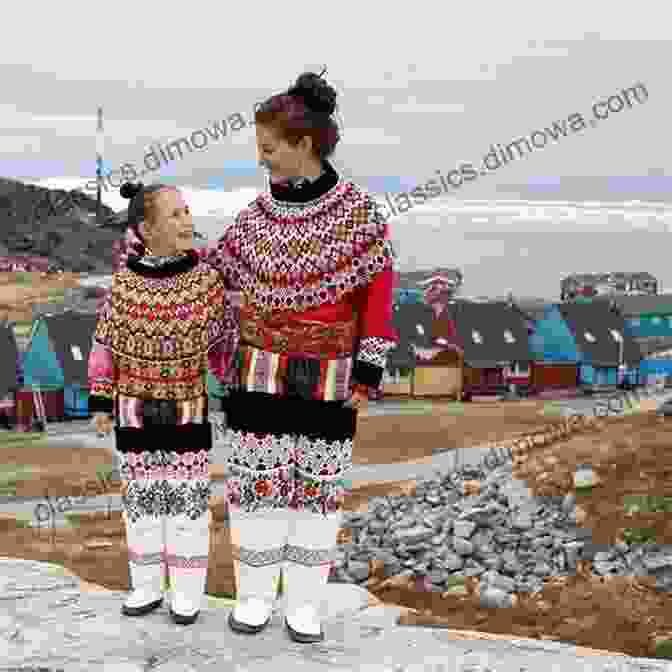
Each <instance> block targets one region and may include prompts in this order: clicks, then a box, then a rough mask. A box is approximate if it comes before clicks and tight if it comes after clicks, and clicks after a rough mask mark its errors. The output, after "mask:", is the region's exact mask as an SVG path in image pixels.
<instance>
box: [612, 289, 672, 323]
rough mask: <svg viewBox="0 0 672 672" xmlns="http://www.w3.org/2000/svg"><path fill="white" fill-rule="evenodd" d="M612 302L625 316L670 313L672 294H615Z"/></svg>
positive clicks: (671, 310) (671, 313) (671, 312)
mask: <svg viewBox="0 0 672 672" xmlns="http://www.w3.org/2000/svg"><path fill="white" fill-rule="evenodd" d="M613 301H614V304H615V305H616V307H617V308H618V310H619V311H620V312H621V314H623V315H624V316H625V317H636V316H637V315H647V314H649V315H650V314H655V313H659V314H661V315H667V314H669V315H672V295H670V294H642V295H639V296H615V297H613Z"/></svg>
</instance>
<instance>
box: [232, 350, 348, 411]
mask: <svg viewBox="0 0 672 672" xmlns="http://www.w3.org/2000/svg"><path fill="white" fill-rule="evenodd" d="M288 360H289V357H288V356H287V355H284V354H282V355H280V354H274V353H272V352H268V351H267V350H259V349H258V348H254V347H252V346H249V345H246V346H244V347H243V348H242V364H241V367H242V368H241V375H242V380H243V383H244V387H245V389H246V390H247V391H248V392H266V393H270V394H283V392H284V384H283V380H284V376H285V373H286V371H287V362H288ZM352 365H353V360H352V358H351V357H346V358H342V359H323V360H320V380H319V383H318V386H317V389H316V390H315V397H314V398H315V399H317V400H320V401H344V400H345V399H348V398H349V397H350V382H351V377H352Z"/></svg>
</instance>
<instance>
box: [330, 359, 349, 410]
mask: <svg viewBox="0 0 672 672" xmlns="http://www.w3.org/2000/svg"><path fill="white" fill-rule="evenodd" d="M333 363H334V392H333V398H334V399H335V400H337V401H342V400H343V399H348V398H349V397H350V380H351V376H352V363H353V362H352V358H351V357H347V358H345V359H336V360H333Z"/></svg>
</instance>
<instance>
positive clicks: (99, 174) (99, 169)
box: [96, 107, 103, 226]
mask: <svg viewBox="0 0 672 672" xmlns="http://www.w3.org/2000/svg"><path fill="white" fill-rule="evenodd" d="M96 178H97V180H96V181H97V183H98V184H97V186H98V188H97V194H96V196H97V197H96V225H97V226H101V225H102V223H103V222H102V207H101V206H102V183H103V108H102V107H99V108H98V124H97V127H96Z"/></svg>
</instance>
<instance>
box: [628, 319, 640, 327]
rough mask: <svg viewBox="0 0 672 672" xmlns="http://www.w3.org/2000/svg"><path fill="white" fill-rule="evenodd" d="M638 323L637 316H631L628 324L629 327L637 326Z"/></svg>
mask: <svg viewBox="0 0 672 672" xmlns="http://www.w3.org/2000/svg"><path fill="white" fill-rule="evenodd" d="M639 325H640V321H639V318H638V317H633V318H632V319H631V320H630V326H631V327H639Z"/></svg>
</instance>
